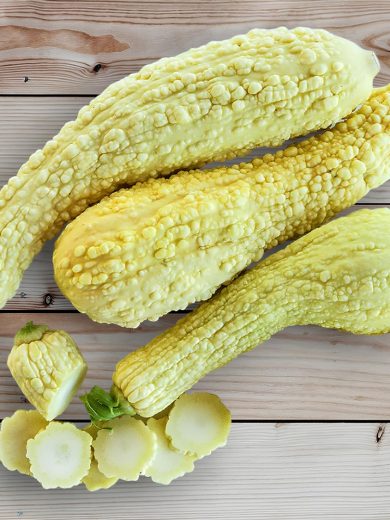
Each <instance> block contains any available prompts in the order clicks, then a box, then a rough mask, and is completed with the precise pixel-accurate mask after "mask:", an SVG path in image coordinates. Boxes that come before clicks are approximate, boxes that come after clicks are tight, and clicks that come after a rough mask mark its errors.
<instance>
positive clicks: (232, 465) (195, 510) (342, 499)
mask: <svg viewBox="0 0 390 520" xmlns="http://www.w3.org/2000/svg"><path fill="white" fill-rule="evenodd" d="M383 426H384V425H381V424H378V423H374V424H285V423H277V424H233V427H232V432H231V434H230V439H229V443H228V445H227V446H226V447H225V448H222V449H220V450H217V451H216V452H215V453H213V454H212V455H211V456H210V457H206V458H204V459H202V460H201V461H199V462H197V463H196V467H195V471H194V472H193V473H191V474H188V475H185V476H184V477H183V478H182V479H179V480H177V481H175V482H173V483H172V484H171V485H170V486H168V487H166V486H159V485H157V484H154V483H153V482H151V481H150V480H149V479H146V478H144V477H142V478H141V479H140V480H139V481H138V482H123V481H122V482H120V483H118V484H117V485H115V486H114V487H112V488H111V489H109V490H107V491H103V492H95V493H88V492H87V491H86V490H85V489H84V488H83V487H82V486H79V487H77V488H74V489H72V490H50V491H45V490H42V488H41V487H40V486H39V484H38V483H36V482H35V481H34V480H33V479H31V478H29V477H26V476H24V475H20V474H17V473H10V472H7V471H6V470H5V469H4V468H1V469H0V503H1V506H0V518H1V519H3V520H10V519H11V518H22V519H24V520H46V519H47V520H49V519H50V520H51V519H52V518H53V516H54V517H55V518H56V519H57V520H64V519H77V520H87V519H89V518H93V519H94V520H107V518H110V519H112V520H123V518H127V519H129V520H132V519H134V520H135V519H137V520H150V519H152V518H153V519H156V518H158V520H191V519H192V520H217V519H218V520H225V519H229V520H238V519H240V518H245V519H247V520H271V519H272V520H286V519H288V520H313V519H316V520H387V519H388V511H389V509H390V471H389V469H390V436H389V433H388V432H387V431H386V430H385V431H384V434H382V433H381V432H383ZM378 432H379V434H378ZM378 437H379V438H380V440H379V442H378V441H377V439H378Z"/></svg>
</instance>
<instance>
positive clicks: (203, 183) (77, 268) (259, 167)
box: [54, 86, 390, 327]
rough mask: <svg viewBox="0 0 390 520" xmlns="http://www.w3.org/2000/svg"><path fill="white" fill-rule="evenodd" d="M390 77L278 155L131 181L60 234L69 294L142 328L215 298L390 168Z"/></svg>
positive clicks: (61, 276) (101, 317) (58, 268)
mask: <svg viewBox="0 0 390 520" xmlns="http://www.w3.org/2000/svg"><path fill="white" fill-rule="evenodd" d="M389 111H390V86H387V87H385V88H382V89H377V90H375V91H374V93H373V94H372V96H371V97H370V99H369V100H368V101H367V102H366V103H365V104H364V105H363V106H362V107H361V108H360V110H358V111H357V112H356V113H354V114H352V115H350V116H349V117H348V118H347V119H346V120H345V122H342V123H339V124H338V125H337V126H336V127H335V128H333V129H332V130H330V131H327V132H325V133H324V134H323V135H319V136H315V137H313V138H311V139H309V140H307V141H303V142H301V143H299V144H297V145H296V146H291V147H289V148H287V149H286V150H284V151H279V152H277V153H276V154H275V155H266V156H265V157H263V158H260V159H255V160H254V161H253V162H252V163H249V164H241V165H239V166H234V167H228V168H217V169H215V170H210V171H192V172H183V173H180V174H178V175H175V176H173V177H171V178H170V179H158V180H156V179H154V180H151V181H149V182H146V183H143V184H139V185H137V186H135V187H133V188H132V189H128V190H121V191H119V192H117V193H115V194H113V195H112V196H111V197H109V198H106V199H105V200H103V201H102V202H101V203H100V204H98V205H96V206H94V207H92V208H90V209H88V210H87V211H86V212H85V213H83V214H82V215H80V216H79V217H78V218H77V219H76V220H75V221H74V222H72V223H71V224H70V225H69V226H68V227H67V228H66V230H65V231H64V233H63V234H62V236H61V237H60V238H59V240H58V241H57V245H56V250H55V254H54V267H55V276H56V280H57V283H58V285H59V287H60V289H61V290H62V292H63V293H64V294H65V296H67V297H68V298H69V299H70V300H71V302H72V303H73V304H74V305H75V306H76V307H77V308H78V309H79V310H80V311H81V312H85V313H87V314H88V315H89V316H90V317H91V318H92V319H93V320H95V321H100V322H111V323H117V324H119V325H122V326H127V327H136V326H137V325H138V324H139V323H140V322H141V321H143V320H146V319H149V320H155V319H157V318H158V317H159V316H161V315H163V314H166V313H168V312H169V311H171V310H176V309H183V308H185V307H186V306H187V305H188V304H189V303H191V302H194V301H197V300H203V299H207V298H209V297H210V296H211V295H212V293H213V292H214V291H215V290H216V289H217V288H218V287H219V286H220V285H221V284H223V283H224V282H226V281H227V280H230V279H231V278H232V277H234V276H235V275H236V274H237V273H238V272H239V271H241V270H242V269H244V268H245V267H246V266H247V265H249V264H250V263H251V262H252V261H254V260H258V259H259V258H260V257H261V256H262V254H263V252H264V250H265V249H268V248H270V247H273V246H275V245H276V244H278V243H281V242H283V241H284V240H287V239H289V238H292V237H294V236H296V235H300V234H303V233H305V232H307V231H310V229H313V228H315V227H316V226H318V225H320V224H322V223H323V222H324V221H325V220H327V219H329V218H330V217H332V216H333V215H334V214H335V213H337V212H338V211H341V210H343V209H345V208H347V207H349V206H351V205H352V204H354V203H355V202H356V201H357V200H359V199H360V198H361V197H363V196H364V195H365V194H366V193H367V192H368V191H369V190H370V189H371V188H374V187H376V186H378V185H380V184H381V183H382V182H384V181H386V180H387V179H389V178H390V152H389V150H390V114H389Z"/></svg>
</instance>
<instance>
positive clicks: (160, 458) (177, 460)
mask: <svg viewBox="0 0 390 520" xmlns="http://www.w3.org/2000/svg"><path fill="white" fill-rule="evenodd" d="M167 421H168V417H161V418H160V419H154V418H153V417H152V418H150V419H149V420H148V422H147V426H148V428H150V429H151V430H152V431H153V432H154V433H155V435H156V438H157V451H156V455H155V457H154V458H153V460H152V462H151V463H150V464H149V466H148V467H147V468H146V470H145V472H144V474H145V476H147V477H150V478H151V479H152V480H153V482H156V483H157V484H165V485H168V484H170V483H171V482H172V480H174V479H177V478H179V477H182V476H183V475H184V474H185V473H190V472H191V471H193V470H194V461H195V460H196V457H195V456H193V455H188V454H185V453H181V452H179V451H177V450H175V449H173V448H172V446H171V445H170V443H169V439H168V437H167V436H166V433H165V428H166V424H167ZM194 433H196V432H194Z"/></svg>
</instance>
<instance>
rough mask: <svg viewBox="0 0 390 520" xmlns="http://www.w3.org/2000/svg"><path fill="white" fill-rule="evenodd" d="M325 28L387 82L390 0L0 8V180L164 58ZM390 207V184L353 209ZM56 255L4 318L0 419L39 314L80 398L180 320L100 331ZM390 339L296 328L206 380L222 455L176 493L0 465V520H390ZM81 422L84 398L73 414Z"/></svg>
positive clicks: (11, 399)
mask: <svg viewBox="0 0 390 520" xmlns="http://www.w3.org/2000/svg"><path fill="white" fill-rule="evenodd" d="M278 25H287V26H289V27H293V26H296V25H309V26H312V27H323V28H326V29H330V30H332V31H334V32H335V33H337V34H339V35H341V36H345V37H348V38H350V39H352V40H355V41H356V42H358V43H360V44H362V45H363V46H365V47H367V48H371V49H373V50H374V51H375V52H376V53H377V54H378V57H379V58H380V61H381V65H382V71H381V73H380V74H379V76H378V78H377V80H376V84H377V85H384V84H386V83H388V82H389V81H390V52H389V51H390V2H389V0H375V1H371V2H367V1H366V0H364V1H360V0H344V1H342V2H341V1H339V0H338V1H329V0H327V1H325V0H324V1H322V0H318V1H308V0H303V1H294V0H271V1H270V0H261V1H260V0H259V1H252V0H244V1H237V0H216V1H206V0H203V1H196V2H191V1H146V0H144V1H140V0H138V1H134V2H133V1H115V2H109V1H103V0H102V1H56V2H54V1H41V0H35V1H32V0H31V1H27V0H22V1H17V0H8V1H7V0H0V182H1V184H3V183H5V182H6V181H7V179H8V178H9V177H10V176H12V175H14V174H15V173H16V171H17V170H18V168H19V166H20V165H21V164H22V163H23V162H24V161H25V160H26V158H27V157H28V156H29V155H30V153H32V152H33V151H34V150H35V149H37V148H38V147H40V146H42V145H43V144H44V143H45V142H46V140H47V139H49V138H50V137H52V136H53V135H54V134H55V133H56V132H57V131H58V129H59V128H60V127H61V126H62V125H63V123H64V122H65V121H67V120H69V119H71V118H73V117H74V116H75V114H76V112H77V110H78V109H79V108H80V107H81V106H82V105H84V104H86V103H87V102H88V101H89V100H90V99H91V97H93V96H95V95H96V94H97V93H99V92H100V91H101V90H102V89H103V88H104V87H105V86H107V85H108V84H109V83H111V82H112V81H114V80H117V79H119V78H121V77H122V76H124V75H126V74H128V73H129V72H134V71H136V70H138V69H139V68H140V67H141V66H143V65H144V64H146V63H149V62H151V61H153V60H155V59H157V58H159V57H161V56H166V55H173V54H176V53H178V52H180V51H182V50H185V49H187V48H188V47H190V46H197V45H199V44H202V43H205V42H207V41H208V40H210V39H221V38H225V37H229V36H231V35H233V34H236V33H241V32H245V31H247V30H248V29H250V28H252V27H255V26H258V27H273V26H278ZM386 205H390V183H388V185H387V186H386V185H385V186H383V187H382V188H380V189H378V190H376V191H374V192H372V193H370V194H369V195H368V196H367V197H365V198H364V200H362V201H361V202H360V203H359V207H362V206H369V207H378V206H386ZM51 252H52V244H48V245H47V247H45V249H44V251H43V252H42V254H40V255H39V257H38V258H37V259H36V260H35V261H34V263H33V265H32V266H31V267H30V269H29V270H28V272H27V273H26V275H25V277H24V279H23V283H22V285H21V287H20V289H19V290H18V293H17V294H16V296H15V297H14V298H13V299H12V300H11V301H9V303H8V304H7V306H6V307H5V308H4V309H3V310H2V311H1V313H0V375H1V379H0V414H1V415H0V417H4V416H6V415H8V414H11V413H12V412H13V411H14V410H15V409H16V408H20V407H23V408H24V407H28V405H27V404H26V403H25V400H24V398H23V397H22V395H21V393H20V391H19V390H18V388H17V387H16V384H15V383H14V381H13V380H12V378H11V376H10V374H9V372H8V370H7V368H6V357H7V354H8V351H9V349H10V347H11V345H12V337H13V335H14V334H15V332H16V330H17V329H18V328H19V327H20V326H21V325H22V324H24V323H25V322H26V321H27V320H29V319H34V320H36V321H38V322H39V321H42V322H45V323H47V324H49V325H50V327H52V328H64V329H66V330H67V331H68V332H70V333H71V334H72V335H74V337H75V339H76V341H77V342H78V344H79V345H80V347H81V349H82V350H83V352H84V354H85V356H86V358H87V361H88V363H89V373H88V377H87V379H86V381H85V384H84V386H83V389H82V391H84V390H85V389H89V388H90V387H91V386H92V385H94V384H99V385H101V386H103V387H106V388H108V387H109V384H110V377H111V373H112V370H113V368H114V364H115V362H116V361H117V360H118V359H120V358H121V357H122V356H123V355H124V354H125V353H127V352H128V351H129V350H131V349H135V348H137V347H138V346H139V345H142V344H144V343H145V342H147V341H148V340H149V339H150V338H152V337H153V336H154V335H156V334H157V333H158V332H161V331H162V330H163V329H165V328H166V327H168V326H170V325H171V324H173V323H174V322H175V321H176V320H177V319H178V317H179V314H178V313H176V314H175V313H172V314H171V315H169V316H166V317H165V318H162V319H160V320H159V321H158V323H144V324H143V325H142V326H141V327H139V328H138V329H136V330H124V329H121V328H119V327H115V326H104V325H98V324H95V323H93V322H92V321H90V320H89V319H88V318H86V317H84V316H81V315H79V314H78V313H77V312H76V311H74V310H73V309H72V307H71V305H70V304H69V303H68V302H67V301H66V300H65V299H64V298H63V297H62V296H61V294H60V293H59V290H58V289H57V287H56V285H55V283H54V281H53V275H52V267H51ZM389 340H390V336H389V335H384V336H377V337H364V336H360V337H353V336H351V335H348V334H344V333H341V332H335V331H332V330H321V329H319V328H315V327H304V328H290V329H287V330H286V331H285V332H283V333H281V334H278V335H277V336H275V337H274V338H273V339H272V340H271V341H269V342H268V343H267V344H266V345H264V346H263V347H261V348H259V349H257V350H254V351H252V352H250V353H249V354H246V355H243V356H241V357H240V358H239V359H236V360H235V361H233V362H232V363H231V364H230V365H228V366H227V367H225V368H223V369H221V370H218V371H216V372H215V373H213V374H210V375H209V376H208V377H206V378H205V379H204V380H202V381H201V382H200V383H199V384H198V385H197V388H198V389H204V390H208V391H212V392H216V393H218V394H219V395H220V396H221V397H222V398H223V400H224V401H225V402H226V403H227V405H228V406H229V407H230V408H231V410H232V413H233V423H234V424H233V428H232V433H231V438H230V442H229V444H228V446H227V447H226V448H224V449H222V450H219V451H217V452H216V453H215V454H213V455H212V456H211V457H208V458H206V459H204V460H202V461H200V462H199V464H198V465H197V468H196V471H195V472H194V473H192V474H190V475H187V476H185V477H184V478H182V479H180V480H178V481H176V482H175V483H173V484H172V485H171V486H169V487H164V486H158V485H155V484H153V483H152V482H150V481H149V480H147V479H141V480H140V481H139V482H138V483H125V482H121V483H120V484H118V485H117V486H115V487H114V488H112V489H110V490H108V491H105V492H98V493H93V494H92V493H88V492H87V491H86V490H85V489H84V488H83V487H81V486H79V487H78V488H75V489H72V490H54V491H50V492H48V491H43V490H42V489H41V488H40V487H39V486H38V484H37V483H35V482H34V481H33V480H32V479H29V478H27V477H24V476H22V475H19V474H16V473H10V472H7V471H5V470H4V469H3V468H2V469H0V518H1V519H6V520H10V519H12V518H23V519H26V520H27V519H29V520H31V519H36V520H44V519H49V518H50V519H51V518H56V519H58V520H59V519H64V518H67V519H69V518H74V519H84V518H85V519H86V518H93V519H94V520H96V519H105V520H106V519H118V520H119V519H124V518H126V519H133V518H134V519H137V520H141V519H158V520H163V519H168V518H169V519H172V518H175V519H180V520H182V519H196V520H199V519H202V520H203V519H204V520H206V519H207V520H209V519H210V520H211V519H226V520H233V519H238V518H241V517H245V518H246V519H256V520H263V519H264V520H265V519H267V520H268V519H270V520H274V519H276V520H277V519H283V520H285V519H297V520H313V519H314V518H315V519H320V520H321V519H332V520H335V519H351V520H352V519H353V520H374V519H384V520H385V519H386V520H388V519H389V518H390V433H387V432H386V420H387V419H388V418H389V416H390V341H389ZM64 417H66V418H67V419H72V420H75V421H77V422H80V423H81V422H83V421H85V420H86V414H85V411H84V409H83V406H82V405H81V403H80V402H79V401H78V400H77V399H75V400H74V402H73V403H72V405H71V406H70V407H69V409H68V411H67V413H66V414H65V416H64Z"/></svg>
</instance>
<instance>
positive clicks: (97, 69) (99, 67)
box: [93, 63, 102, 72]
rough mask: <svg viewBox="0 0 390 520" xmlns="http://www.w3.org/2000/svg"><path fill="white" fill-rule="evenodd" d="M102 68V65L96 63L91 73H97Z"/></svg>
mask: <svg viewBox="0 0 390 520" xmlns="http://www.w3.org/2000/svg"><path fill="white" fill-rule="evenodd" d="M101 68H102V64H101V63H96V65H95V66H94V68H93V71H94V72H99V70H100V69H101Z"/></svg>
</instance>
